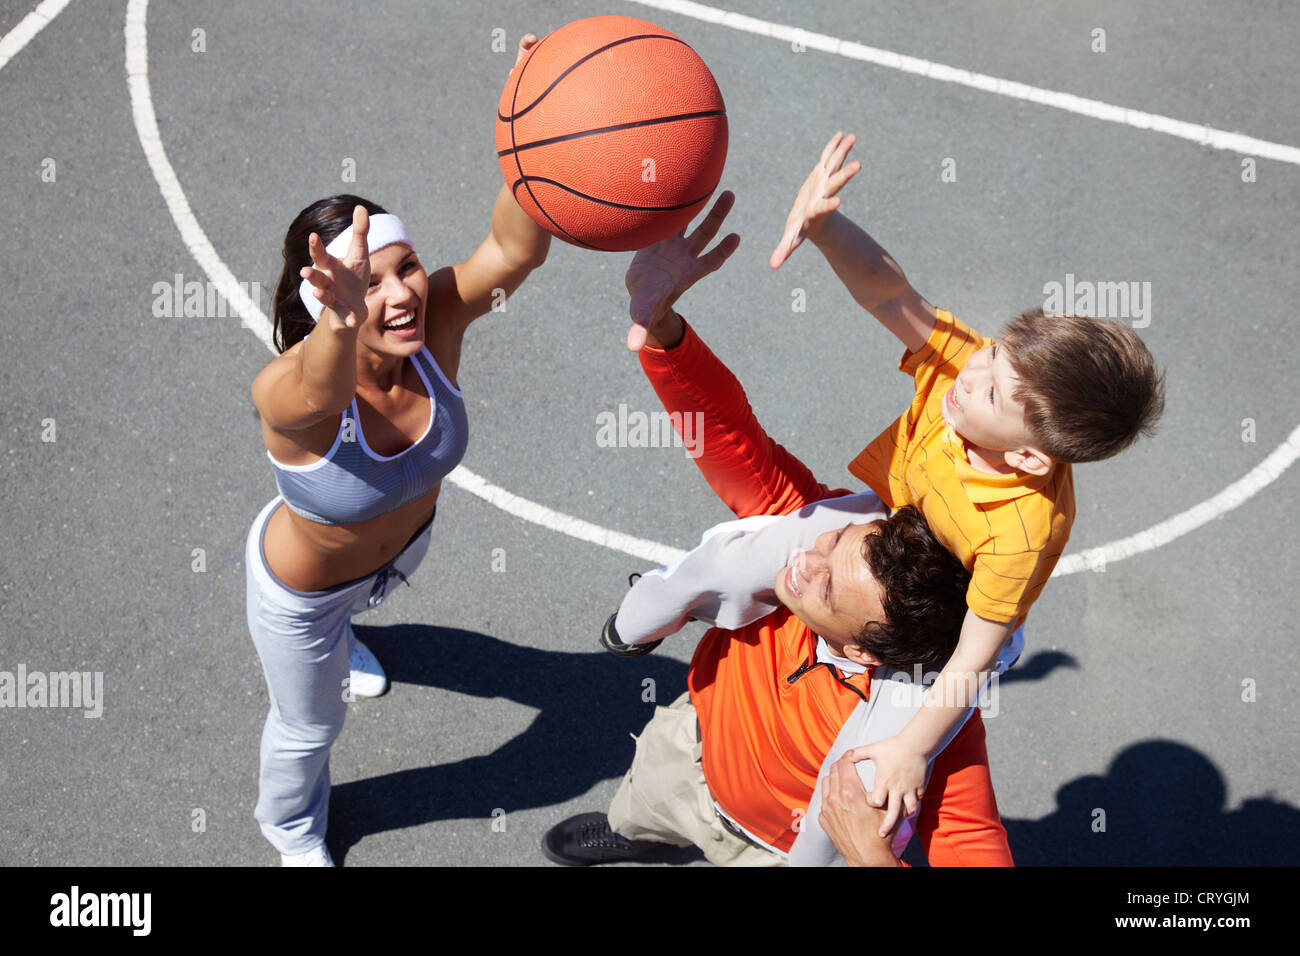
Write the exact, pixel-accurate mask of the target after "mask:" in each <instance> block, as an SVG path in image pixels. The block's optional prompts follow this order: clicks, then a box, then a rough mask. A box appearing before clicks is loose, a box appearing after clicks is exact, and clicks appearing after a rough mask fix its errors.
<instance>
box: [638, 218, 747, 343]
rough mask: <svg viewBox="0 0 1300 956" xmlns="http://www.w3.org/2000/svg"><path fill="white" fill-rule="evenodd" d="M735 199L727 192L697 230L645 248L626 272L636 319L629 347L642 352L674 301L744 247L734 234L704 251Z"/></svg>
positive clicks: (670, 312) (683, 231)
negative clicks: (647, 335) (647, 340)
mask: <svg viewBox="0 0 1300 956" xmlns="http://www.w3.org/2000/svg"><path fill="white" fill-rule="evenodd" d="M735 201H736V196H735V194H734V193H732V192H724V193H723V194H722V195H721V196H719V197H718V199H717V201H716V202H715V203H714V204H713V208H712V209H711V210H709V214H708V215H707V216H706V217H705V218H704V221H703V222H701V223H700V224H699V226H697V227H696V229H695V231H694V232H693V233H691V234H690V236H687V235H686V230H685V229H683V230H682V231H681V232H679V233H677V234H675V235H672V236H669V237H668V238H667V239H664V240H663V241H662V242H656V243H655V244H654V245H653V246H646V247H645V248H644V249H641V250H639V251H638V252H637V254H636V255H635V256H633V257H632V264H631V265H630V266H628V269H627V277H626V280H625V281H626V282H627V291H628V292H629V293H630V294H631V296H632V304H631V313H632V321H633V322H634V323H636V324H635V325H633V326H632V328H631V330H630V331H629V332H628V333H627V347H628V348H629V349H631V350H632V351H633V352H639V351H640V350H641V347H642V346H643V345H645V342H646V330H647V329H649V330H650V331H651V333H653V332H655V331H656V329H658V328H659V323H660V322H661V321H662V320H664V319H665V318H666V317H668V316H670V315H671V314H672V307H673V303H674V302H676V301H677V300H678V299H679V298H681V296H682V293H684V292H685V291H686V290H687V289H689V288H690V287H691V286H693V285H695V283H696V282H698V281H699V280H700V279H702V278H703V277H704V276H706V275H708V274H709V273H710V272H713V271H714V270H715V269H717V268H718V267H720V266H721V265H722V264H723V263H724V262H726V261H727V258H728V257H729V256H730V255H731V254H732V253H733V252H735V251H736V247H737V246H739V245H740V236H738V235H736V233H734V232H733V233H731V235H729V236H727V238H725V239H723V240H722V241H721V242H720V243H718V244H717V245H716V246H714V247H713V249H711V250H710V251H709V252H708V253H707V254H702V253H704V247H705V246H707V245H708V244H709V243H710V242H712V241H713V237H714V236H716V235H717V234H718V229H719V228H720V227H721V226H722V221H723V220H724V219H726V218H727V213H729V212H731V207H732V205H733V204H734V203H735Z"/></svg>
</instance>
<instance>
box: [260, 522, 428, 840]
mask: <svg viewBox="0 0 1300 956" xmlns="http://www.w3.org/2000/svg"><path fill="white" fill-rule="evenodd" d="M281 501H282V499H281V498H279V497H276V498H274V499H273V500H272V501H271V502H270V503H269V504H268V505H267V506H266V507H265V508H263V509H262V513H261V514H259V515H258V516H257V520H256V521H254V522H253V527H252V528H251V529H250V530H249V532H248V542H247V546H246V548H245V552H244V565H245V577H246V580H247V600H248V630H249V633H250V634H251V635H252V637H253V645H254V646H255V647H256V648H257V653H258V656H259V657H261V659H262V672H263V673H264V674H265V676H266V687H267V691H268V693H269V695H270V698H271V709H270V713H268V714H267V717H266V724H265V726H264V727H263V728H262V750H261V772H260V775H259V778H258V796H257V808H256V810H254V811H253V816H254V817H255V818H256V819H257V822H258V823H259V824H261V827H262V833H263V835H265V837H266V838H267V839H268V840H270V841H271V845H272V846H274V847H275V848H276V849H277V850H279V851H280V852H281V853H288V854H297V853H306V852H307V851H308V850H312V849H314V848H315V847H317V846H319V845H320V844H322V843H324V842H325V827H326V823H327V819H328V814H329V794H330V772H329V758H330V747H332V746H333V744H334V740H335V738H337V737H338V735H339V731H341V730H342V729H343V718H344V717H345V716H347V710H348V701H349V700H351V695H350V694H349V691H348V681H349V678H348V674H349V672H350V667H349V664H348V658H349V656H350V653H351V644H352V642H353V641H354V640H355V639H356V638H355V637H354V636H353V634H352V623H351V619H352V616H353V615H354V614H359V613H361V612H362V611H365V610H368V609H369V608H372V607H378V606H379V604H380V603H381V602H382V601H383V600H384V596H385V594H386V593H387V592H388V591H389V590H391V589H392V588H393V587H394V586H395V585H397V584H398V583H399V582H401V581H403V580H405V578H406V577H408V576H410V575H411V574H412V573H413V572H414V571H415V569H416V567H418V566H419V564H420V561H421V560H422V559H423V558H424V555H425V552H427V551H428V549H429V538H430V535H431V532H432V527H433V521H432V519H430V521H429V523H428V524H427V525H425V526H424V527H423V528H422V529H421V530H420V531H419V532H417V533H416V535H415V537H414V538H412V539H411V541H410V542H409V543H408V544H407V545H406V547H405V548H404V549H403V550H402V551H401V553H399V554H398V555H397V556H396V557H395V558H393V560H392V561H390V562H389V563H388V564H386V565H385V566H384V567H382V568H380V569H379V570H378V571H376V572H375V573H373V574H370V575H367V576H366V577H364V578H359V579H358V580H356V581H349V582H347V583H345V584H339V585H336V586H335V587H332V588H329V589H327V590H325V591H296V590H294V589H293V588H291V587H288V586H287V585H285V584H284V583H282V582H281V581H280V580H279V579H278V578H276V576H275V575H274V574H273V573H272V572H271V569H270V567H269V566H268V565H267V563H266V552H265V550H264V548H263V545H262V541H263V536H264V535H265V533H266V526H267V523H268V522H269V521H270V520H271V515H272V513H273V512H274V511H275V509H276V508H277V507H278V506H279V505H280V502H281Z"/></svg>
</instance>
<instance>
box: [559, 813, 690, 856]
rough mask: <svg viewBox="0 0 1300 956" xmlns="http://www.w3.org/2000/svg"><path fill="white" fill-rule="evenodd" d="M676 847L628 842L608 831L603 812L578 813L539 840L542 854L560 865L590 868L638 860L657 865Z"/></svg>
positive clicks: (641, 841) (648, 842)
mask: <svg viewBox="0 0 1300 956" xmlns="http://www.w3.org/2000/svg"><path fill="white" fill-rule="evenodd" d="M676 850H677V847H675V846H672V845H671V844H668V843H654V842H651V841H650V840H629V839H627V838H625V837H621V836H619V835H618V834H617V833H615V832H614V831H613V830H611V829H610V828H609V818H608V817H606V816H605V814H603V813H580V814H578V815H577V816H576V817H569V819H567V820H565V821H563V822H562V823H557V824H556V825H555V826H553V827H551V828H550V829H549V830H547V831H546V836H544V837H542V853H543V854H545V855H546V858H547V859H548V860H550V861H552V862H554V863H559V864H561V865H562V866H592V865H595V864H597V863H623V862H631V861H635V860H640V861H642V862H661V861H663V860H665V859H667V858H668V857H670V856H672V854H673V853H674V852H676Z"/></svg>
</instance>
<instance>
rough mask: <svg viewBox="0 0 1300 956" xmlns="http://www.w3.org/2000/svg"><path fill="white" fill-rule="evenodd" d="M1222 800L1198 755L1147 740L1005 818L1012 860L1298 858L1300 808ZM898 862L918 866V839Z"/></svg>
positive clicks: (1267, 862) (1262, 861) (1256, 861)
mask: <svg viewBox="0 0 1300 956" xmlns="http://www.w3.org/2000/svg"><path fill="white" fill-rule="evenodd" d="M996 780H997V771H996V768H994V782H995V784H996ZM1226 798H1227V785H1226V783H1225V781H1224V779H1223V775H1222V774H1221V773H1219V770H1218V768H1217V767H1215V766H1214V764H1213V763H1211V762H1210V760H1209V759H1208V758H1207V757H1206V756H1205V755H1204V754H1202V753H1201V752H1200V751H1198V750H1196V749H1194V748H1192V747H1188V746H1187V745H1186V744H1181V743H1177V742H1175V741H1172V740H1144V741H1141V742H1140V743H1135V744H1132V745H1130V746H1128V747H1125V748H1124V749H1123V750H1121V751H1120V752H1119V754H1118V755H1117V756H1116V757H1115V759H1114V760H1113V761H1111V765H1110V767H1109V769H1108V770H1107V771H1106V774H1105V775H1104V776H1097V775H1089V776H1086V777H1079V778H1078V779H1076V780H1071V781H1070V782H1069V783H1067V784H1065V785H1064V786H1063V787H1061V789H1059V790H1058V791H1056V810H1055V811H1054V812H1052V813H1050V814H1048V815H1047V816H1045V817H1043V818H1042V819H1041V820H1015V819H1010V818H1007V817H1004V818H1003V820H1002V822H1003V825H1004V826H1006V828H1007V839H1008V841H1009V842H1010V844H1011V856H1012V858H1013V859H1014V860H1015V861H1016V865H1017V866H1294V865H1295V864H1296V859H1297V850H1296V847H1300V810H1297V809H1296V808H1295V807H1292V806H1290V805H1289V804H1286V803H1282V802H1281V801H1278V800H1274V799H1272V798H1271V797H1270V796H1264V797H1256V798H1251V799H1248V800H1245V801H1244V802H1243V803H1242V805H1241V807H1240V808H1239V809H1237V810H1233V811H1230V812H1229V811H1226V810H1225V809H1224V805H1225V803H1226ZM903 858H904V859H905V860H906V861H907V862H908V863H912V864H913V865H919V866H924V865H925V857H924V856H923V855H922V854H921V852H920V845H919V841H917V840H913V841H912V843H911V844H910V845H909V846H908V848H907V852H906V853H905V854H904V856H903Z"/></svg>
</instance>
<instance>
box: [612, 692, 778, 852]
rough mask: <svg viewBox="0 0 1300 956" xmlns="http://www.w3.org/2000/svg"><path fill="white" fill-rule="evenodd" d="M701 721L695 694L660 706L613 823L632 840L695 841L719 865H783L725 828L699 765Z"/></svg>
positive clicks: (614, 807) (615, 803)
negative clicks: (694, 698)
mask: <svg viewBox="0 0 1300 956" xmlns="http://www.w3.org/2000/svg"><path fill="white" fill-rule="evenodd" d="M700 753H701V746H700V725H699V721H698V720H697V719H696V716H695V707H694V705H692V704H691V695H690V694H689V693H686V694H682V696H681V697H678V698H677V700H675V701H673V703H672V705H671V706H669V707H656V708H655V713H654V716H653V717H652V718H650V723H648V724H646V726H645V730H643V731H642V732H641V736H640V737H638V738H637V742H636V757H635V758H633V760H632V767H631V769H629V770H628V772H627V776H625V777H624V778H623V783H622V785H621V786H620V787H619V788H618V792H617V793H616V794H614V800H613V802H612V803H610V805H609V825H610V827H611V828H612V829H613V830H614V832H616V833H618V834H620V835H622V836H624V837H626V838H627V839H629V840H654V841H657V842H659V843H671V844H673V845H674V846H689V845H690V844H692V843H693V844H695V845H696V846H698V847H699V848H700V849H701V850H703V851H704V856H705V857H706V858H707V859H708V860H709V862H710V863H713V864H714V865H716V866H784V865H785V860H784V859H782V858H781V857H780V856H778V855H777V854H775V853H773V852H772V851H770V850H766V849H763V848H762V847H759V846H756V845H754V844H753V843H750V842H749V841H748V840H747V839H745V838H744V837H742V836H738V835H737V834H735V833H733V832H732V831H731V830H729V829H727V828H726V827H725V826H723V824H722V821H721V820H720V819H718V815H717V813H716V812H714V809H713V800H712V799H711V798H710V796H709V788H708V786H707V785H706V784H705V782H704V768H703V766H702V765H701V763H700Z"/></svg>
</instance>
